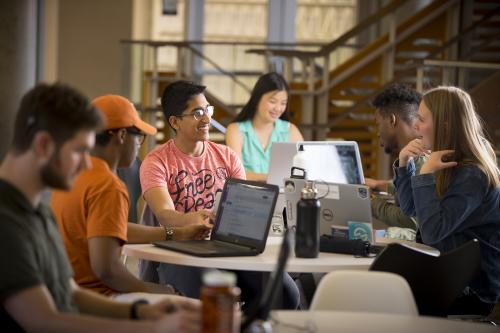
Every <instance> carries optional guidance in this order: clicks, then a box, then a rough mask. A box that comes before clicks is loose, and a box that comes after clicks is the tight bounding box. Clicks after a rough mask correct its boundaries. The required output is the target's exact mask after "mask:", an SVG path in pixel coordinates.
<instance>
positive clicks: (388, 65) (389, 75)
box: [282, 0, 500, 177]
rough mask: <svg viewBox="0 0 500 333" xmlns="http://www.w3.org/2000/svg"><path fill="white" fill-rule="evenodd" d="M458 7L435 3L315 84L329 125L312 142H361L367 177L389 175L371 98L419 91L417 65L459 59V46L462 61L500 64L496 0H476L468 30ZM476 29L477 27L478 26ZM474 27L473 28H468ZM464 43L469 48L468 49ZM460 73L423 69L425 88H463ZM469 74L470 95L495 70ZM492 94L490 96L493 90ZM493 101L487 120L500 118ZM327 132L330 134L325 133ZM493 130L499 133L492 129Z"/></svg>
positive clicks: (454, 3)
mask: <svg viewBox="0 0 500 333" xmlns="http://www.w3.org/2000/svg"><path fill="white" fill-rule="evenodd" d="M459 5H460V2H459V1H446V0H436V1H433V2H432V3H430V4H429V5H428V6H427V7H425V8H423V9H421V10H420V11H418V12H417V13H415V14H414V15H413V16H411V17H410V18H409V19H407V20H406V21H404V22H402V23H401V24H399V25H398V26H397V27H396V28H395V30H394V33H393V34H392V35H391V32H389V33H387V34H385V35H382V36H381V37H379V38H378V39H376V40H374V41H373V42H371V43H370V44H369V45H367V46H366V47H364V48H363V49H361V50H360V51H359V52H357V53H356V54H355V55H354V56H353V57H351V58H350V59H348V60H347V61H345V62H344V63H343V64H341V65H340V66H338V67H337V68H335V69H333V70H331V71H330V72H329V73H328V75H327V78H328V83H327V84H325V83H324V79H318V80H316V82H315V84H314V87H315V89H317V90H321V88H322V87H323V89H325V87H327V92H328V97H327V103H328V109H327V121H326V124H321V123H318V122H316V124H317V125H318V126H317V128H316V129H317V132H316V133H321V130H322V129H323V132H325V134H324V137H321V135H319V136H318V135H317V134H316V136H314V138H315V139H338V138H341V139H344V140H354V141H357V142H358V144H359V147H360V151H361V154H362V159H363V167H364V172H365V175H366V176H368V177H380V176H381V175H382V176H387V175H389V174H390V161H391V158H390V157H387V156H385V155H384V154H383V152H382V151H381V149H380V148H379V142H378V138H377V133H376V126H375V123H374V119H373V108H372V107H371V106H370V101H371V100H372V99H373V97H374V96H375V95H376V94H378V93H379V92H380V91H381V90H382V89H383V88H384V87H386V86H388V85H390V84H391V83H394V82H400V83H401V82H402V83H405V84H407V85H410V86H413V87H414V88H417V75H416V66H418V65H419V64H421V63H422V61H423V60H425V59H433V60H450V59H453V60H457V59H461V54H460V53H461V52H460V50H459V48H460V47H462V49H463V50H466V51H467V57H463V59H467V60H469V61H481V62H495V63H500V53H499V51H500V37H499V30H500V24H499V23H500V20H499V18H500V17H499V14H500V4H499V3H498V1H485V0H483V1H479V0H476V1H475V2H474V4H473V5H474V6H473V8H471V10H473V12H472V13H473V16H472V20H471V21H470V22H465V23H468V24H467V25H465V23H463V24H462V25H461V26H459V25H458V23H459V22H460V20H459V16H460V9H461V8H460V6H459ZM388 6H390V4H389V5H388ZM386 7H387V6H386ZM381 11H383V8H382V9H381ZM495 11H498V12H495ZM492 13H493V14H492ZM360 24H362V23H360ZM474 24H476V25H477V26H476V27H474ZM471 26H473V28H470V27H471ZM353 29H355V28H353ZM460 30H464V31H468V30H469V32H468V35H470V37H469V39H461V36H460V34H457V32H458V31H460ZM349 33H350V32H347V33H346V34H349ZM340 38H342V37H340ZM391 41H392V43H391ZM459 42H460V43H459ZM465 43H469V44H467V46H466V44H465ZM469 45H470V46H469ZM282 55H283V54H282ZM456 72H457V71H456V70H446V69H444V68H443V67H436V66H424V67H423V71H422V73H423V77H422V82H423V87H422V88H424V89H427V88H430V87H433V86H437V85H439V84H459V82H458V78H459V76H460V75H459V74H457V73H456ZM481 72H482V73H481ZM469 73H471V74H472V73H474V75H471V76H470V77H469V76H468V75H467V73H466V74H465V78H466V79H468V80H466V81H467V84H462V86H463V87H464V88H466V89H468V90H469V89H471V87H473V86H476V85H477V84H478V82H482V81H484V80H485V79H486V78H487V77H488V76H491V75H492V71H491V70H489V71H469ZM462 79H464V78H462ZM300 83H301V82H300V81H299V82H294V83H293V84H292V86H294V87H300V86H301V85H300ZM462 83H463V82H462ZM302 86H304V84H302ZM485 87H487V86H485V85H483V88H485ZM489 91H491V86H490V89H489ZM478 94H479V93H478ZM482 94H484V90H483V92H482ZM490 95H491V94H490ZM496 95H498V94H496ZM490 97H492V96H490ZM298 100H300V98H297V97H295V98H293V99H292V106H291V109H292V110H294V109H299V110H300V109H303V108H304V107H303V104H304V103H303V101H302V103H301V104H302V105H299V104H296V105H294V104H293V103H297V101H298ZM495 100H496V101H497V102H496V104H495V105H492V104H491V103H489V105H488V106H489V107H493V110H495V111H496V113H494V115H493V114H491V115H489V116H488V119H490V118H491V117H497V118H498V115H499V113H498V108H499V106H500V101H498V97H496V99H495ZM321 103H323V101H322V100H321V96H318V98H316V100H315V104H314V108H315V110H316V111H317V112H318V114H316V120H318V119H319V118H321V115H320V114H319V113H320V110H321V108H322V105H321ZM488 111H491V109H487V108H485V111H483V113H485V114H486V113H488ZM488 114H489V113H488ZM296 115H297V116H300V113H299V112H296ZM297 116H296V117H295V121H296V122H297V123H300V120H301V118H298V117H297ZM302 119H303V118H302ZM496 124H498V122H496ZM325 128H327V129H328V130H327V131H324V129H325ZM497 128H498V127H497ZM490 131H496V132H498V130H495V129H491V128H490Z"/></svg>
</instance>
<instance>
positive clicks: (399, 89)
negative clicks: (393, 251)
mask: <svg viewBox="0 0 500 333" xmlns="http://www.w3.org/2000/svg"><path fill="white" fill-rule="evenodd" d="M420 99H421V95H420V93H418V92H417V91H415V90H413V89H410V88H408V87H406V86H404V85H400V84H395V85H393V86H391V87H389V88H387V89H386V90H384V91H383V92H381V93H380V94H379V95H377V96H376V97H375V99H374V100H373V101H372V105H373V107H375V122H376V124H377V130H378V137H379V140H380V145H381V146H382V147H384V151H385V153H386V154H390V155H391V156H393V155H395V156H397V155H398V154H399V152H400V150H401V149H402V148H403V147H405V146H406V145H407V144H408V143H409V142H410V141H411V140H413V139H415V138H417V137H418V135H417V131H416V130H415V128H414V124H415V121H416V118H417V112H418V106H419V104H420ZM416 162H417V164H416V166H417V172H418V170H420V166H421V165H422V159H418V160H417V161H416ZM365 182H366V185H368V186H369V187H370V188H371V189H373V190H376V191H382V192H388V193H390V194H392V196H394V197H395V195H394V194H395V192H394V186H393V184H392V180H378V179H371V178H366V179H365ZM396 200H397V199H396ZM372 215H373V217H374V218H376V219H378V220H380V221H382V222H384V223H385V224H387V225H388V226H390V227H402V228H411V229H416V228H417V225H416V223H415V221H414V220H413V219H412V218H410V217H409V216H406V215H405V214H404V213H403V212H402V211H401V208H400V207H399V204H398V202H397V201H395V202H393V201H392V200H388V199H387V198H386V197H384V196H378V195H375V196H373V197H372Z"/></svg>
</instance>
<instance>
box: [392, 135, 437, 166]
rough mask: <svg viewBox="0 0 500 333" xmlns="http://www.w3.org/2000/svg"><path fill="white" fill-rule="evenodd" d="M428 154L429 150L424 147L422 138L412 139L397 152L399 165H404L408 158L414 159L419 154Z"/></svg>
mask: <svg viewBox="0 0 500 333" xmlns="http://www.w3.org/2000/svg"><path fill="white" fill-rule="evenodd" d="M428 154H430V150H428V149H427V148H426V147H424V144H423V142H422V139H414V140H412V141H410V142H409V143H408V144H407V145H406V146H405V147H404V148H403V149H401V151H400V152H399V166H400V167H403V166H406V164H408V161H409V160H410V158H413V159H414V160H416V159H417V158H418V157H419V156H421V155H428Z"/></svg>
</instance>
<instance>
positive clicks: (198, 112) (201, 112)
mask: <svg viewBox="0 0 500 333" xmlns="http://www.w3.org/2000/svg"><path fill="white" fill-rule="evenodd" d="M214 109H215V108H214V106H213V105H208V106H207V107H206V108H196V109H194V110H193V111H191V113H188V114H181V115H179V116H176V117H178V118H182V117H188V116H192V117H194V119H196V120H200V119H201V118H203V117H204V116H205V114H207V115H208V116H209V117H212V116H213V115H214Z"/></svg>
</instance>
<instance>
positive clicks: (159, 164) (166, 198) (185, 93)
mask: <svg viewBox="0 0 500 333" xmlns="http://www.w3.org/2000/svg"><path fill="white" fill-rule="evenodd" d="M204 91H205V87H204V86H199V85H196V84H194V83H192V82H188V81H176V82H174V83H172V84H170V85H169V86H168V87H167V88H166V89H165V91H164V92H163V96H162V99H161V105H162V109H163V113H164V115H165V120H166V121H167V122H168V124H169V125H170V127H172V128H173V130H174V131H175V134H176V135H175V138H174V139H171V140H169V141H167V142H166V143H165V144H163V145H162V146H160V147H158V148H157V149H155V150H153V151H152V152H151V153H150V154H148V156H146V158H145V160H144V162H143V163H142V165H141V172H140V176H141V186H142V191H143V196H144V199H145V201H146V203H147V205H146V209H145V212H144V218H143V223H146V224H158V223H160V224H162V225H164V226H165V227H166V228H167V229H169V228H170V230H172V231H173V230H174V229H172V227H173V226H182V225H186V224H196V223H208V222H209V219H210V218H212V208H213V205H214V199H215V195H216V193H217V192H220V191H222V189H223V187H224V182H225V180H226V179H227V178H230V177H231V178H240V179H245V178H246V176H245V169H244V168H243V165H242V163H241V161H240V159H239V157H238V156H237V155H236V153H235V152H234V151H232V150H231V149H230V148H229V147H227V146H224V145H219V144H216V143H213V142H210V141H209V140H208V137H209V136H208V130H209V127H210V120H211V117H212V115H213V112H214V108H213V106H211V105H209V104H208V102H207V99H206V98H205V95H204V94H203V93H204ZM167 234H168V232H167ZM140 273H141V278H142V279H144V280H146V281H150V282H153V281H155V282H159V283H162V284H163V283H170V284H173V285H175V286H176V287H177V288H178V289H179V290H181V291H182V292H183V293H184V294H186V296H189V297H196V298H197V297H199V290H200V286H201V278H200V276H201V269H199V268H195V267H188V266H177V265H170V264H164V263H162V264H156V263H151V262H142V263H141V269H140ZM235 273H236V274H237V277H238V286H239V287H240V288H241V290H242V295H241V296H242V301H244V302H246V303H247V304H249V306H250V303H252V302H253V301H255V300H258V299H259V298H258V295H259V294H261V292H262V284H263V282H262V281H263V275H262V273H261V272H249V271H237V272H235ZM283 286H284V289H285V291H284V293H283V303H284V305H285V307H286V308H289V309H293V308H296V307H297V305H298V302H299V297H298V289H297V287H296V286H295V284H294V282H293V280H292V279H291V278H290V276H288V275H287V274H285V275H284V281H283Z"/></svg>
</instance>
